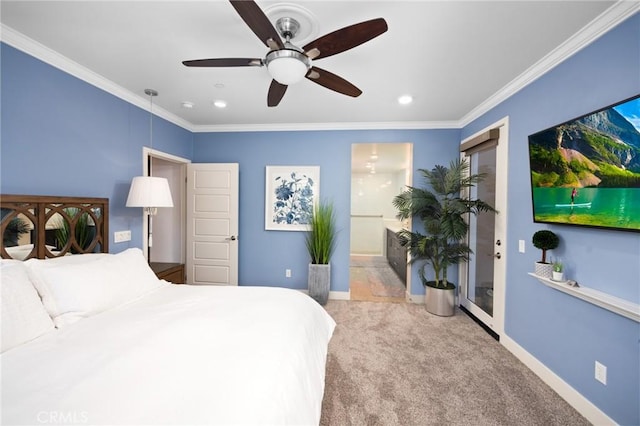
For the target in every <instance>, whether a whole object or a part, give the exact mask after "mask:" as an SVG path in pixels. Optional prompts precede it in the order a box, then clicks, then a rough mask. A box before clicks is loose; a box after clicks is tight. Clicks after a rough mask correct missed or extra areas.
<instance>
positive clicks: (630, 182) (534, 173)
mask: <svg viewBox="0 0 640 426" xmlns="http://www.w3.org/2000/svg"><path fill="white" fill-rule="evenodd" d="M529 159H530V165H531V183H532V187H533V188H532V189H533V206H534V220H535V221H536V222H551V223H564V224H575V225H586V226H597V227H606V228H609V227H611V228H622V229H627V230H640V97H637V98H634V99H631V100H629V101H627V102H624V103H621V104H619V105H616V106H613V107H611V108H608V109H604V110H602V111H598V112H595V113H593V114H590V115H587V116H584V117H582V118H579V119H576V120H572V121H569V122H567V123H564V124H561V125H559V126H555V127H553V128H550V129H547V130H544V131H542V132H539V133H536V134H534V135H531V136H529Z"/></svg>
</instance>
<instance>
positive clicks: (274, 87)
mask: <svg viewBox="0 0 640 426" xmlns="http://www.w3.org/2000/svg"><path fill="white" fill-rule="evenodd" d="M287 87H289V86H286V85H284V84H280V83H278V82H277V81H275V80H271V86H269V94H268V95H267V105H268V106H270V107H274V106H278V104H279V103H280V101H281V100H282V97H283V96H284V94H285V92H286V91H287Z"/></svg>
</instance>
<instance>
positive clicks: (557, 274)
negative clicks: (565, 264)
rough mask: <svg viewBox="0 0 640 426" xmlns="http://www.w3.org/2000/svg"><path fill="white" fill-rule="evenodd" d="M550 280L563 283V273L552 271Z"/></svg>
mask: <svg viewBox="0 0 640 426" xmlns="http://www.w3.org/2000/svg"><path fill="white" fill-rule="evenodd" d="M552 274H553V275H552V277H551V279H552V280H553V281H564V272H556V271H553V273H552Z"/></svg>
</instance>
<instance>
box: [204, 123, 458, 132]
mask: <svg viewBox="0 0 640 426" xmlns="http://www.w3.org/2000/svg"><path fill="white" fill-rule="evenodd" d="M459 128H460V123H459V122H457V121H388V122H372V123H369V122H360V123H353V122H346V123H279V124H233V125H231V124H229V125H227V124H220V125H200V126H194V127H193V132H194V133H216V132H295V131H322V130H324V131H328V130H423V129H459Z"/></svg>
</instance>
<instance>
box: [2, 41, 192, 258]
mask: <svg viewBox="0 0 640 426" xmlns="http://www.w3.org/2000/svg"><path fill="white" fill-rule="evenodd" d="M0 54H1V55H2V56H1V61H2V62H1V63H2V77H1V78H2V80H1V83H2V112H1V114H2V115H1V120H2V130H1V133H0V136H1V143H2V146H1V147H2V151H1V154H2V156H1V159H0V191H1V192H2V193H3V194H33V195H67V196H85V197H108V198H109V210H110V221H109V229H110V231H111V232H110V236H109V238H110V243H109V246H110V251H112V252H118V251H122V250H124V249H126V248H128V247H129V246H132V247H133V246H138V247H139V246H140V245H141V241H142V209H134V208H127V207H125V202H126V199H127V195H128V193H129V186H130V184H131V178H133V177H134V176H137V175H140V174H142V147H143V146H149V113H148V112H147V111H144V110H142V109H140V108H138V107H136V106H134V105H131V104H130V103H128V102H125V101H123V100H122V99H120V98H117V97H115V96H113V95H111V94H109V93H107V92H104V91H102V90H100V89H97V88H96V87H95V86H92V85H90V84H87V83H85V82H83V81H81V80H79V79H77V78H75V77H73V76H71V75H69V74H67V73H64V72H62V71H60V70H58V69H56V68H54V67H52V66H50V65H47V64H45V63H43V62H41V61H39V60H37V59H35V58H33V57H31V56H29V55H26V54H24V53H23V52H20V51H18V50H16V49H14V48H13V47H11V46H8V45H6V44H4V43H3V44H0ZM144 89H145V88H144V87H141V88H140V92H141V95H143V91H144ZM143 96H144V95H143ZM153 123H154V126H153V130H154V131H153V136H154V140H153V144H154V145H153V146H154V148H157V149H159V150H161V151H164V152H168V153H171V154H174V155H177V156H180V157H185V158H191V148H192V139H193V135H192V133H191V132H189V131H187V130H184V129H182V128H181V127H178V126H176V125H174V124H172V123H169V122H167V121H166V120H163V119H161V118H158V117H155V118H154V122H153ZM125 229H131V231H132V241H131V242H130V243H119V244H114V243H113V231H118V230H125Z"/></svg>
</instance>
